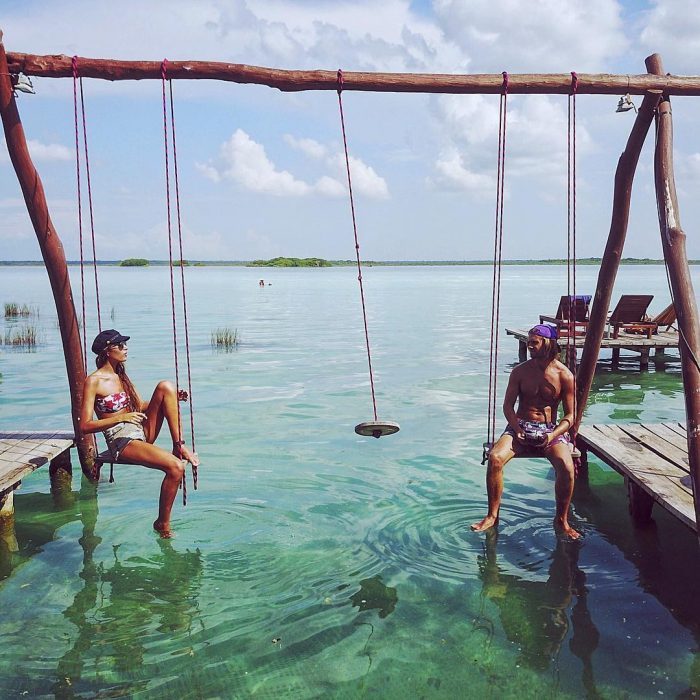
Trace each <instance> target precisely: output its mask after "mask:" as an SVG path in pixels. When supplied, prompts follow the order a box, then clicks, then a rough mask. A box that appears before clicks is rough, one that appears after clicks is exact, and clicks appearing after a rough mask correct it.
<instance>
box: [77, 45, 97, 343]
mask: <svg viewBox="0 0 700 700" xmlns="http://www.w3.org/2000/svg"><path fill="white" fill-rule="evenodd" d="M76 64H77V57H76ZM80 110H81V113H82V119H83V146H84V147H85V176H86V180H87V191H88V209H89V212H90V238H91V241H92V270H93V274H94V277H95V304H96V306H97V328H98V330H99V332H102V314H101V313H100V284H99V282H98V280H97V246H96V245H95V217H94V215H93V209H92V183H91V181H90V157H89V155H88V140H87V119H86V118H85V99H84V96H83V79H82V78H80Z"/></svg>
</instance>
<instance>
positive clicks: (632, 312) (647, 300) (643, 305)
mask: <svg viewBox="0 0 700 700" xmlns="http://www.w3.org/2000/svg"><path fill="white" fill-rule="evenodd" d="M653 298H654V295H653V294H623V295H622V296H621V297H620V300H619V301H618V302H617V306H616V307H615V308H614V309H613V311H612V313H611V314H610V317H609V318H608V337H610V336H611V335H612V337H613V338H617V337H618V336H619V334H620V331H621V330H622V331H626V332H629V331H630V330H631V331H632V332H633V333H643V334H644V335H646V337H647V338H651V335H652V333H653V332H654V331H655V329H656V327H657V324H655V323H651V322H649V321H647V320H646V319H647V316H646V313H647V309H648V308H649V304H651V300H652V299H653Z"/></svg>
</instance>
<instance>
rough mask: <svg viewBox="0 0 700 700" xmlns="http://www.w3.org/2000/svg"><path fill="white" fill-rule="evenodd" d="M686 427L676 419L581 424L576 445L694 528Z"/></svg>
mask: <svg viewBox="0 0 700 700" xmlns="http://www.w3.org/2000/svg"><path fill="white" fill-rule="evenodd" d="M684 436H685V429H684V427H683V426H682V425H680V424H678V423H662V424H640V423H633V424H629V423H628V424H624V425H605V424H596V425H582V426H581V429H580V431H579V434H578V441H579V446H580V447H582V448H583V449H584V450H585V451H590V452H591V453H593V454H594V455H596V456H597V457H599V458H600V459H601V460H603V461H604V462H605V463H606V464H609V465H610V466H611V467H612V468H613V469H615V470H616V471H617V472H619V473H620V474H622V475H623V476H624V477H625V479H626V480H629V481H628V483H629V482H631V483H632V484H633V485H634V486H635V487H637V488H640V489H642V490H643V491H644V492H645V493H646V494H648V495H649V496H650V497H651V498H652V499H653V501H654V502H655V503H658V504H659V505H660V506H661V507H663V508H664V509H665V510H667V511H668V512H669V513H671V514H672V515H674V516H675V517H676V518H678V520H680V521H681V522H682V523H683V524H684V525H686V526H687V527H689V528H691V529H692V530H694V531H697V523H696V520H695V506H694V503H693V493H692V489H691V488H690V486H689V485H688V474H689V466H688V448H687V443H685V444H684V440H685V437H684Z"/></svg>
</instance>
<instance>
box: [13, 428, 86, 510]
mask: <svg viewBox="0 0 700 700" xmlns="http://www.w3.org/2000/svg"><path fill="white" fill-rule="evenodd" d="M74 445H75V442H74V436H73V431H72V430H47V431H30V430H14V431H10V432H0V517H9V516H11V515H12V513H13V497H12V494H13V492H14V490H15V489H16V488H17V487H18V486H19V485H20V483H21V481H22V479H24V478H25V477H27V476H28V475H29V474H31V473H32V472H33V471H35V470H37V469H38V468H39V467H42V466H44V465H45V464H49V463H50V464H51V466H52V467H54V468H57V467H63V468H67V469H68V470H69V469H70V454H69V453H70V449H71V447H73V446H74Z"/></svg>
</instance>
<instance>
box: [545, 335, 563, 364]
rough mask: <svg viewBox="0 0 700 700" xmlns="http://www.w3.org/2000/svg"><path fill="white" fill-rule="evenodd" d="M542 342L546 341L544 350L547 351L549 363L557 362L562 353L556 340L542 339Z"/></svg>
mask: <svg viewBox="0 0 700 700" xmlns="http://www.w3.org/2000/svg"><path fill="white" fill-rule="evenodd" d="M542 340H543V341H544V348H545V350H546V351H547V360H548V361H549V362H551V361H552V360H556V359H557V357H559V353H560V352H561V348H560V347H559V343H557V341H556V339H554V338H544V337H542Z"/></svg>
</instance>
